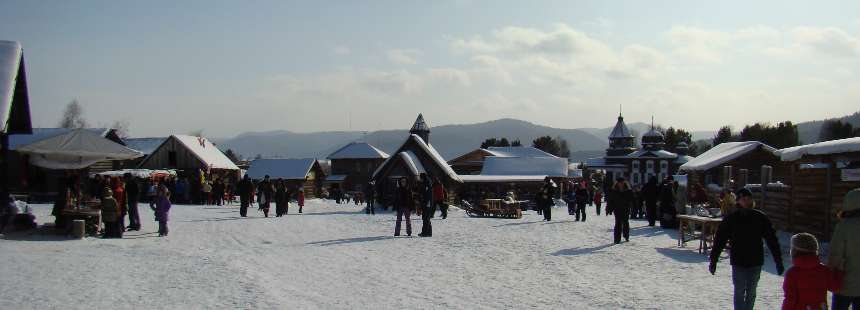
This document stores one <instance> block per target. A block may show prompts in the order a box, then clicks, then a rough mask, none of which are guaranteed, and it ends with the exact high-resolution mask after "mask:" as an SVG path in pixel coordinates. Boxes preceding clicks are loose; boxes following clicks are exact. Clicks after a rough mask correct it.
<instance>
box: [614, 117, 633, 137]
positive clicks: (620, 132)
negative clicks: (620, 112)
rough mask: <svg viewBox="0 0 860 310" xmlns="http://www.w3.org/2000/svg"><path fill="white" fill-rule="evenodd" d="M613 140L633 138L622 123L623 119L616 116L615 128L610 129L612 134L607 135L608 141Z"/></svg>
mask: <svg viewBox="0 0 860 310" xmlns="http://www.w3.org/2000/svg"><path fill="white" fill-rule="evenodd" d="M614 138H633V134H631V133H630V129H628V128H627V124H625V123H624V117H621V116H618V121H617V122H615V128H612V133H610V134H609V139H614Z"/></svg>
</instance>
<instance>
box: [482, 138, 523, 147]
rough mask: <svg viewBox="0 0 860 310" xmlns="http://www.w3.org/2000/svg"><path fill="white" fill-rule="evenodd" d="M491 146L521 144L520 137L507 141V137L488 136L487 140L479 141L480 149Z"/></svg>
mask: <svg viewBox="0 0 860 310" xmlns="http://www.w3.org/2000/svg"><path fill="white" fill-rule="evenodd" d="M493 146H501V147H507V146H523V144H522V143H521V142H520V139H516V140H512V141H508V138H489V139H487V140H484V142H481V148H482V149H485V148H488V147H493Z"/></svg>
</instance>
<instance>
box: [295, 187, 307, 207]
mask: <svg viewBox="0 0 860 310" xmlns="http://www.w3.org/2000/svg"><path fill="white" fill-rule="evenodd" d="M296 202H297V203H298V204H299V213H302V208H303V207H304V206H305V191H304V190H301V189H300V190H299V193H298V195H297V197H296Z"/></svg>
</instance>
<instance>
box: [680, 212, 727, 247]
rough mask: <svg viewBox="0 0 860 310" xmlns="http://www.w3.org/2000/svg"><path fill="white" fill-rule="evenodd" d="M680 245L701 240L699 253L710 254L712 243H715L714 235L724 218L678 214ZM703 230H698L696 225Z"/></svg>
mask: <svg viewBox="0 0 860 310" xmlns="http://www.w3.org/2000/svg"><path fill="white" fill-rule="evenodd" d="M678 221H679V222H680V226H679V227H678V235H679V237H680V238H678V246H679V247H683V246H684V245H686V243H687V242H688V241H693V240H699V253H702V254H708V253H710V252H709V251H708V250H709V248H710V245H711V244H713V243H714V235H715V234H716V233H717V228H718V227H719V226H720V223H722V222H723V219H722V218H720V217H716V218H714V217H704V216H697V215H678ZM697 226H699V227H701V232H698V233H697V232H696V227H697Z"/></svg>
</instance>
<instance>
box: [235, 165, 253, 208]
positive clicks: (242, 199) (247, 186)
mask: <svg viewBox="0 0 860 310" xmlns="http://www.w3.org/2000/svg"><path fill="white" fill-rule="evenodd" d="M252 187H253V186H252V185H251V178H250V177H248V175H247V174H246V175H245V176H244V177H243V178H242V181H239V185H238V186H237V189H238V190H239V216H241V217H246V216H248V205H250V204H251V191H252V189H251V188H252Z"/></svg>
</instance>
